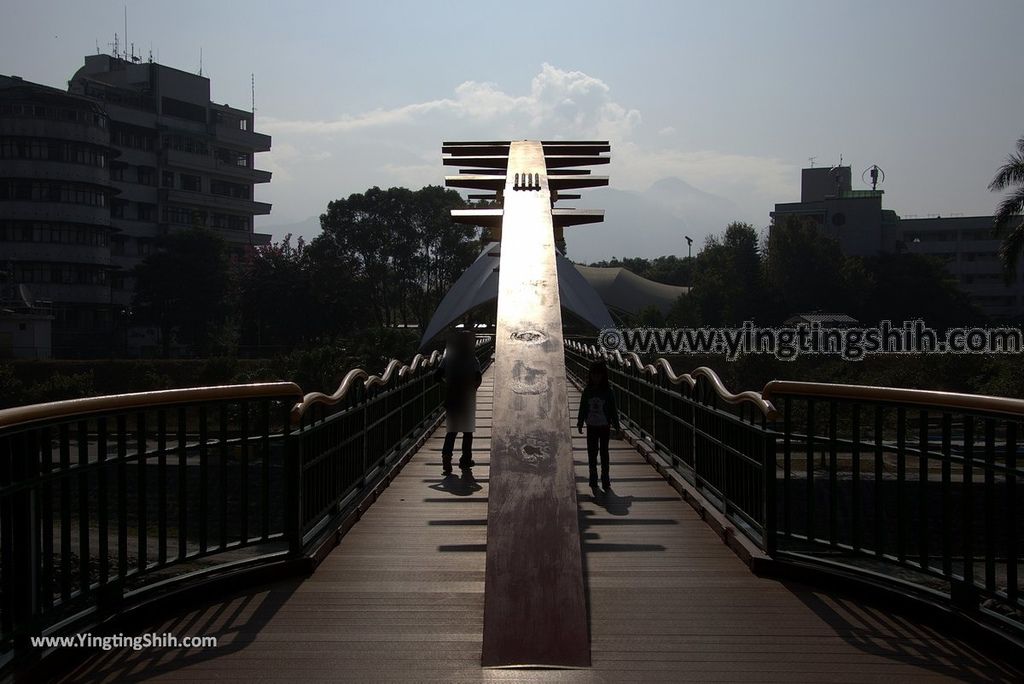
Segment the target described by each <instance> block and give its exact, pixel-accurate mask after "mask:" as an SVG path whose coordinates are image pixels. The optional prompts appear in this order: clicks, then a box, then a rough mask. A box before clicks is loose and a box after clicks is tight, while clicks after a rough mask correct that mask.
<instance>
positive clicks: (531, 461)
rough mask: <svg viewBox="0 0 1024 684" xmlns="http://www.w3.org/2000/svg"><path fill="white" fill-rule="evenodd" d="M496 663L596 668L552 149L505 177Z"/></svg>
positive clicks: (516, 164)
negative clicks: (550, 174)
mask: <svg viewBox="0 0 1024 684" xmlns="http://www.w3.org/2000/svg"><path fill="white" fill-rule="evenodd" d="M503 194H504V212H503V217H502V230H501V234H502V240H501V257H500V270H499V274H498V317H497V339H496V348H495V362H494V365H495V385H494V418H493V421H492V428H491V467H490V492H489V495H488V496H489V500H488V511H487V570H486V584H485V591H484V631H483V656H482V659H481V660H482V664H483V665H484V666H496V667H502V666H530V665H537V666H545V665H546V666H562V667H586V666H589V665H590V639H589V635H588V630H587V612H586V602H585V597H584V591H583V566H582V559H581V550H580V536H579V520H578V513H577V508H576V482H575V473H574V469H573V460H572V443H571V435H570V433H569V432H568V430H567V426H568V425H569V404H568V397H567V394H566V386H565V359H564V352H563V349H562V315H561V309H560V303H559V296H558V277H557V272H556V268H555V244H554V224H553V221H552V208H551V194H550V190H549V187H548V178H547V168H546V164H545V158H544V147H543V145H542V144H541V143H540V142H529V141H523V142H513V143H511V145H510V148H509V153H508V167H507V171H506V173H505V185H504V193H503Z"/></svg>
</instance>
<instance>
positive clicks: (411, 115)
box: [262, 63, 640, 138]
mask: <svg viewBox="0 0 1024 684" xmlns="http://www.w3.org/2000/svg"><path fill="white" fill-rule="evenodd" d="M609 92H610V88H609V87H608V85H607V84H606V83H604V82H603V81H601V80H600V79H597V78H594V77H592V76H588V75H587V74H585V73H583V72H582V71H563V70H562V69H559V68H557V67H554V66H551V65H550V64H546V63H545V64H543V65H542V66H541V70H540V73H539V74H537V75H536V76H535V77H534V78H533V81H532V83H531V85H530V92H529V94H527V95H511V94H509V93H506V92H504V91H502V90H501V89H500V88H499V87H498V86H497V85H496V84H494V83H488V82H484V83H481V82H478V81H465V82H464V83H462V84H460V85H459V86H457V87H456V88H455V92H454V95H453V97H449V98H443V99H440V100H430V101H428V102H419V103H414V104H408V105H403V106H401V107H396V108H393V109H376V110H373V111H370V112H366V113H363V114H356V115H345V116H342V117H340V118H338V119H334V120H331V121H308V120H287V119H277V118H264V119H263V124H262V127H263V128H264V129H265V130H266V131H267V132H268V133H270V134H272V135H279V136H281V135H288V134H319V135H335V134H345V133H351V132H354V131H359V130H363V129H368V128H383V127H393V126H398V125H402V124H411V123H415V122H419V121H422V120H424V119H431V118H434V117H437V116H442V117H449V118H451V117H454V118H455V119H458V120H461V121H462V122H466V121H467V120H468V121H471V122H474V123H480V124H491V125H492V126H493V125H495V124H496V126H497V130H494V133H495V134H497V133H502V134H505V135H506V136H508V135H513V134H515V135H517V136H520V137H521V135H522V132H523V127H524V124H527V128H529V129H530V131H534V132H549V133H550V132H557V133H559V134H560V135H561V136H565V137H579V136H584V137H592V136H602V137H605V138H623V137H626V136H629V135H630V134H631V132H632V129H633V128H634V127H635V126H636V125H637V124H639V123H640V112H638V111H637V110H635V109H627V108H626V107H624V106H622V105H620V104H619V103H617V102H614V101H613V100H612V99H611V97H610V95H609ZM492 130H493V129H492Z"/></svg>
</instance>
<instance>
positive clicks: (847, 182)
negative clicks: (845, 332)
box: [771, 166, 1024, 320]
mask: <svg viewBox="0 0 1024 684" xmlns="http://www.w3.org/2000/svg"><path fill="white" fill-rule="evenodd" d="M800 186H801V190H800V201H799V202H790V203H782V204H776V205H775V211H773V212H771V217H772V221H773V224H775V223H779V222H781V221H785V220H786V218H787V217H790V216H795V217H799V218H801V219H802V220H807V221H811V222H812V223H814V225H816V226H818V227H819V229H820V230H821V232H822V233H823V234H825V235H828V236H830V237H833V238H835V239H836V240H837V241H838V242H839V246H840V247H841V248H842V250H843V252H844V253H845V254H847V255H850V256H871V255H874V254H879V253H887V252H888V253H891V252H908V253H911V254H924V255H929V256H934V257H937V258H939V259H942V260H943V261H944V262H945V263H946V268H947V269H948V270H949V272H950V273H951V274H952V275H953V276H955V277H956V278H957V280H958V281H959V283H960V287H961V289H962V290H963V291H964V292H966V293H967V294H968V296H970V298H971V301H972V302H973V303H974V304H975V305H976V306H977V307H978V308H979V309H980V310H981V311H982V312H983V313H984V314H985V315H987V316H989V317H990V318H993V319H996V320H1006V319H1016V318H1020V317H1021V316H1024V264H1022V266H1021V267H1018V270H1017V273H1016V274H1014V275H1013V276H1012V277H1011V282H1010V283H1009V284H1007V283H1006V282H1005V280H1004V277H1003V271H1002V265H1001V263H1000V260H999V247H1000V245H1001V244H1002V243H1001V240H1000V239H998V238H996V237H994V236H993V235H992V225H993V218H992V217H991V216H951V217H940V216H935V217H928V218H918V217H907V218H901V217H900V216H898V215H897V214H896V213H895V212H894V211H891V210H888V209H884V208H883V207H882V198H883V196H884V193H883V191H881V190H877V189H872V190H854V189H853V188H852V174H851V169H850V167H849V166H839V167H834V168H826V167H819V168H810V169H803V170H802V172H801V183H800Z"/></svg>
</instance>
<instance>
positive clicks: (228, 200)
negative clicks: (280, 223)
mask: <svg viewBox="0 0 1024 684" xmlns="http://www.w3.org/2000/svg"><path fill="white" fill-rule="evenodd" d="M160 201H161V202H170V203H172V204H182V205H185V206H201V207H211V208H213V209H223V210H226V211H233V212H237V213H240V214H257V215H263V214H269V213H270V207H271V205H270V204H269V203H268V202H255V201H253V200H248V199H241V198H238V197H226V196H224V195H211V194H209V193H203V192H189V191H187V190H171V189H168V188H162V189H161V190H160Z"/></svg>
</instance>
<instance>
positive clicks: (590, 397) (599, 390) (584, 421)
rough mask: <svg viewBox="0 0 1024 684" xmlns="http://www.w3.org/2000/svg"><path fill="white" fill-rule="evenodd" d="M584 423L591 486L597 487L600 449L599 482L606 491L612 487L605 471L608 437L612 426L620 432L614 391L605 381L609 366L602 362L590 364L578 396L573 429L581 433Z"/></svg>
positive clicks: (606, 470)
mask: <svg viewBox="0 0 1024 684" xmlns="http://www.w3.org/2000/svg"><path fill="white" fill-rule="evenodd" d="M584 425H586V426H587V461H588V463H589V465H590V487H591V489H596V488H597V454H598V451H600V452H601V485H602V486H603V487H604V488H605V490H608V489H611V486H612V483H611V477H610V475H609V473H608V460H609V459H608V440H609V439H610V438H611V429H612V428H614V429H615V433H616V435H617V436H618V435H619V434H621V433H622V428H621V427H620V426H619V411H618V408H617V407H616V405H615V393H614V392H613V391H612V386H611V384H610V383H609V382H608V368H607V367H606V366H605V365H604V361H594V362H593V363H591V364H590V375H589V376H588V378H587V386H586V387H584V388H583V396H582V397H580V410H579V415H578V416H577V417H576V429H577V430H579V432H580V434H582V433H583V426H584Z"/></svg>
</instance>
